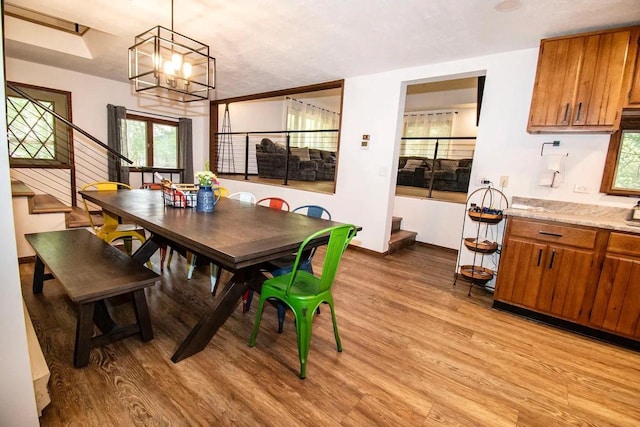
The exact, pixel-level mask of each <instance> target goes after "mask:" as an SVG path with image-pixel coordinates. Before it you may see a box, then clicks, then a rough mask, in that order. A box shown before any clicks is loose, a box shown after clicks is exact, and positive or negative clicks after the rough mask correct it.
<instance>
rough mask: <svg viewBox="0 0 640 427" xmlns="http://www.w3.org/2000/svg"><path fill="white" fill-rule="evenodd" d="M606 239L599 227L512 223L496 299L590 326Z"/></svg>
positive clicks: (506, 242) (533, 221)
mask: <svg viewBox="0 0 640 427" xmlns="http://www.w3.org/2000/svg"><path fill="white" fill-rule="evenodd" d="M605 238H606V236H605V235H604V234H603V233H602V232H599V231H597V230H595V229H589V228H583V227H576V226H569V225H558V224H552V223H548V222H544V221H535V220H523V219H519V218H513V219H510V220H509V223H508V225H507V230H506V236H505V243H504V246H503V250H502V255H501V259H500V266H499V269H498V271H499V274H498V280H497V283H496V289H495V294H494V298H495V300H496V301H502V302H505V303H507V304H512V305H517V306H520V307H523V308H526V309H529V310H533V311H536V312H540V313H544V314H548V315H551V316H554V317H558V318H561V319H565V320H569V321H572V322H578V323H587V322H588V320H589V313H590V309H591V304H592V302H593V297H594V292H595V289H596V286H597V282H598V274H599V263H598V261H599V259H600V258H601V250H599V248H600V247H601V246H603V242H604V239H605Z"/></svg>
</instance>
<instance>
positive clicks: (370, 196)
mask: <svg viewBox="0 0 640 427" xmlns="http://www.w3.org/2000/svg"><path fill="white" fill-rule="evenodd" d="M537 55H538V49H526V50H520V51H512V52H506V53H502V54H496V55H489V56H483V57H476V58H469V59H466V60H461V61H454V62H448V63H442V64H435V65H428V66H422V67H413V68H407V69H401V70H395V71H391V72H387V73H381V74H375V75H368V76H360V77H355V78H350V79H347V80H346V81H345V93H344V101H343V110H342V114H343V117H342V135H341V143H340V144H341V145H340V161H339V164H338V175H337V177H338V178H337V184H336V193H335V194H334V195H329V196H325V195H318V194H315V193H312V196H311V197H317V198H318V199H326V200H319V203H320V202H321V201H322V202H324V204H325V205H326V206H327V208H328V209H330V210H331V212H332V214H333V213H334V212H335V215H334V217H335V218H336V220H338V221H347V222H354V223H356V224H358V225H361V226H363V231H362V232H361V233H359V234H358V236H357V241H358V242H359V244H360V245H362V246H363V247H366V248H368V249H372V250H374V251H379V252H383V251H385V250H386V248H387V243H388V238H389V229H390V221H391V217H392V215H393V214H395V215H398V216H402V217H403V218H404V223H405V224H406V225H409V226H407V227H406V228H407V229H412V230H414V231H417V232H418V233H419V240H421V241H424V242H427V243H433V244H436V245H440V246H445V247H449V248H455V249H457V248H458V247H459V245H460V237H461V220H462V218H463V217H464V205H461V204H458V205H454V206H451V204H447V203H442V202H437V201H433V200H423V199H406V198H401V197H394V195H393V194H394V189H395V180H396V167H397V166H396V158H397V155H398V144H397V142H398V141H399V138H400V134H399V129H400V127H399V124H400V122H401V116H402V112H403V109H404V98H405V95H404V93H405V89H404V86H405V85H406V84H407V83H411V82H415V81H425V80H432V81H436V80H442V79H443V78H445V77H448V78H461V77H468V76H473V75H478V74H486V82H485V90H484V100H483V105H482V111H481V120H480V126H479V127H478V134H477V137H478V139H477V144H476V153H475V159H474V163H473V169H472V176H471V181H472V183H471V186H470V189H469V191H473V190H475V189H477V188H478V187H479V184H478V181H479V179H480V178H483V177H486V178H489V179H491V180H492V181H493V182H494V183H498V182H499V179H500V176H509V186H508V188H505V189H504V191H505V193H506V194H507V196H508V197H509V198H511V196H513V195H517V196H526V197H536V198H543V199H552V200H566V201H571V202H580V203H593V204H602V205H609V206H620V207H630V205H631V203H630V201H629V199H627V198H624V197H614V196H605V195H602V194H599V193H598V192H597V190H598V188H599V184H600V179H601V176H602V170H603V167H604V160H605V156H606V150H607V146H608V141H609V136H608V135H598V134H583V135H564V134H553V135H549V134H546V135H531V134H528V133H527V132H526V127H527V118H528V114H529V105H530V102H531V94H532V89H533V82H534V77H535V70H536V62H537ZM362 134H370V135H371V143H370V146H369V149H368V150H361V149H360V139H361V135H362ZM553 140H560V141H561V149H562V150H565V151H566V152H568V153H569V157H568V158H567V164H566V176H565V182H564V183H563V184H562V185H561V186H560V187H559V188H554V189H552V188H549V187H540V186H539V185H538V178H539V171H540V169H541V167H542V162H541V158H540V148H541V145H542V143H543V142H548V141H553ZM242 184H243V185H242V187H243V188H244V189H246V190H247V191H254V190H252V188H256V190H255V191H254V192H259V191H261V190H259V188H260V187H262V186H260V185H257V184H247V183H242ZM575 184H580V185H585V186H587V187H589V188H590V189H591V191H590V193H589V194H580V193H574V192H573V187H574V185H575ZM228 186H229V187H231V188H233V187H234V186H235V184H234V182H229V183H228ZM270 189H271V194H274V195H275V194H277V193H280V192H285V190H287V191H286V194H287V199H288V200H289V201H290V202H291V203H293V204H298V203H299V201H301V200H302V199H308V198H309V197H310V196H309V193H306V192H303V191H297V190H289V189H281V187H270ZM394 205H395V206H394Z"/></svg>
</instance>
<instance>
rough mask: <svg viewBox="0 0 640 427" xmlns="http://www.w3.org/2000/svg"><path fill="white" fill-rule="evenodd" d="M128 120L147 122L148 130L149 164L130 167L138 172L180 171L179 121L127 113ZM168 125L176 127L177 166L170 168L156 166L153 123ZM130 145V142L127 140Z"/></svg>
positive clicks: (147, 148)
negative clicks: (154, 162)
mask: <svg viewBox="0 0 640 427" xmlns="http://www.w3.org/2000/svg"><path fill="white" fill-rule="evenodd" d="M127 120H136V121H140V122H144V123H145V130H146V142H145V145H146V155H147V164H146V165H138V166H135V167H130V168H129V169H130V170H132V171H136V172H143V171H148V170H157V171H178V170H181V169H180V140H179V137H178V124H179V123H178V122H177V121H172V120H164V119H158V118H155V117H148V116H141V115H138V114H130V113H127V115H126V117H125V123H126V121H127ZM154 124H159V125H166V126H173V127H175V128H176V167H175V168H168V167H164V166H162V167H156V166H155V165H154V164H153V125H154ZM127 145H128V142H127ZM149 163H150V164H149Z"/></svg>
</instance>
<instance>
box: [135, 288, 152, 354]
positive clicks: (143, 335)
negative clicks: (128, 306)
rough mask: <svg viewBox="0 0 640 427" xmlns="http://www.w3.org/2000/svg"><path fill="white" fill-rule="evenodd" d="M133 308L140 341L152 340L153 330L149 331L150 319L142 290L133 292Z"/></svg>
mask: <svg viewBox="0 0 640 427" xmlns="http://www.w3.org/2000/svg"><path fill="white" fill-rule="evenodd" d="M133 308H134V310H135V312H136V321H137V322H138V326H140V339H141V340H142V341H143V342H146V341H150V340H152V339H153V329H151V318H150V317H149V307H148V306H147V299H146V298H145V296H144V289H139V290H137V291H134V292H133Z"/></svg>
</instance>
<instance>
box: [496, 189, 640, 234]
mask: <svg viewBox="0 0 640 427" xmlns="http://www.w3.org/2000/svg"><path fill="white" fill-rule="evenodd" d="M514 205H515V206H516V207H514ZM520 205H522V206H528V207H529V208H528V209H522V208H518V206H520ZM504 214H505V215H507V216H510V217H521V218H531V219H539V220H544V221H557V222H562V223H565V224H575V225H583V226H587V227H597V228H602V229H606V230H616V231H624V232H627V233H634V234H640V222H633V221H628V220H627V218H629V216H630V214H631V207H629V209H625V208H614V207H609V206H600V205H589V204H584V203H571V202H561V201H555V200H542V199H531V198H525V197H517V196H514V197H513V200H512V202H511V207H510V208H508V209H505V210H504Z"/></svg>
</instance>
